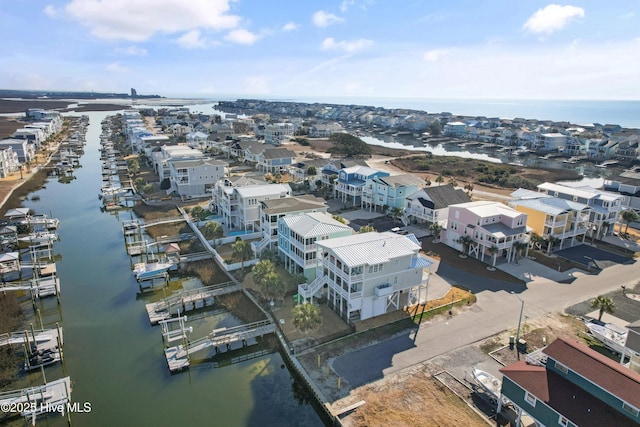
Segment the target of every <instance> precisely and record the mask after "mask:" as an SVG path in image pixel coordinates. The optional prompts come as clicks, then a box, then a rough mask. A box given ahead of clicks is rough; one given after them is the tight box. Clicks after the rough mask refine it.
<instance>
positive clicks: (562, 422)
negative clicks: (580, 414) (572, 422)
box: [558, 415, 569, 427]
mask: <svg viewBox="0 0 640 427" xmlns="http://www.w3.org/2000/svg"><path fill="white" fill-rule="evenodd" d="M558 424H560V425H561V426H563V427H567V425H569V420H568V419H566V418H565V417H563V416H562V415H560V418H558Z"/></svg>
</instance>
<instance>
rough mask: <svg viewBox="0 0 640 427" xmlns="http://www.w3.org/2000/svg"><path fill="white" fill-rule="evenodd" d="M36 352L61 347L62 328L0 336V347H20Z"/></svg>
mask: <svg viewBox="0 0 640 427" xmlns="http://www.w3.org/2000/svg"><path fill="white" fill-rule="evenodd" d="M22 344H24V345H25V346H26V347H27V348H32V347H35V348H36V349H37V350H53V349H56V348H59V347H62V344H63V339H62V328H57V329H40V330H37V331H32V332H29V331H23V332H12V333H10V334H1V335H0V347H1V346H5V345H22Z"/></svg>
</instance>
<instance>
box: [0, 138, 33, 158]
mask: <svg viewBox="0 0 640 427" xmlns="http://www.w3.org/2000/svg"><path fill="white" fill-rule="evenodd" d="M6 148H11V150H12V151H13V152H14V153H15V154H16V155H17V156H18V161H19V162H20V163H26V162H31V161H33V160H34V159H35V155H36V152H35V147H34V145H33V144H30V143H29V141H28V140H26V139H17V138H5V139H0V150H4V149H6Z"/></svg>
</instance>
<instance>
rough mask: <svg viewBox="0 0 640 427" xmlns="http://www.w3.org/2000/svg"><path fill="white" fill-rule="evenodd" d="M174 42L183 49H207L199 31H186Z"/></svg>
mask: <svg viewBox="0 0 640 427" xmlns="http://www.w3.org/2000/svg"><path fill="white" fill-rule="evenodd" d="M176 41H177V42H178V44H179V45H180V46H181V47H183V48H185V49H204V48H206V47H207V39H206V38H205V37H200V31H198V30H191V31H188V32H186V33H184V34H183V35H182V36H180V38H178V39H177V40H176Z"/></svg>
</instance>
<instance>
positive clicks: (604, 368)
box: [498, 338, 640, 427]
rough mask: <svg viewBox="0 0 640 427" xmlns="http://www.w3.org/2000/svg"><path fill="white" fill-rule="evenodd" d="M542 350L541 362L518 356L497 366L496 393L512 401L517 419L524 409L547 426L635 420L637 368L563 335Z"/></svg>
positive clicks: (639, 401) (639, 392)
mask: <svg viewBox="0 0 640 427" xmlns="http://www.w3.org/2000/svg"><path fill="white" fill-rule="evenodd" d="M543 353H544V355H545V356H546V363H545V364H544V365H538V364H529V363H527V362H526V361H524V360H521V361H519V362H516V363H513V364H511V365H509V366H506V367H504V368H502V369H500V372H502V374H503V376H504V377H503V380H502V391H501V393H502V396H501V397H503V398H506V399H508V400H509V401H511V402H512V403H513V404H514V406H515V408H516V410H517V412H518V420H517V422H516V425H520V419H521V417H522V414H523V412H525V413H527V414H528V415H529V416H530V417H531V418H533V419H534V420H535V421H536V422H537V425H544V426H546V427H551V426H562V427H570V426H571V427H576V426H580V427H589V426H597V427H604V426H616V427H621V426H638V425H639V424H640V415H639V414H640V374H638V373H637V372H635V371H632V370H631V369H628V368H626V367H624V366H622V365H620V364H619V363H617V362H615V361H613V360H611V359H609V358H608V357H606V356H604V355H602V354H600V353H598V352H596V351H595V350H592V349H590V348H589V347H587V346H585V345H584V344H581V343H578V342H576V341H572V340H568V339H563V338H558V339H557V340H555V341H554V342H552V343H551V344H550V345H549V346H547V347H546V348H545V349H544V350H543ZM500 400H501V402H500V404H501V403H502V399H500ZM498 410H500V406H499V407H498Z"/></svg>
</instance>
